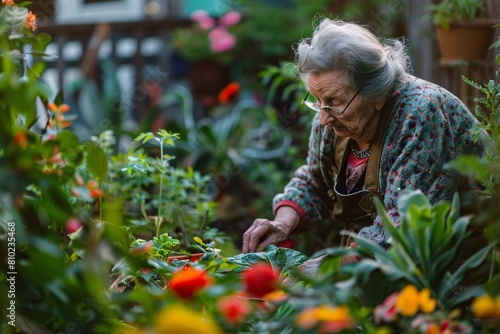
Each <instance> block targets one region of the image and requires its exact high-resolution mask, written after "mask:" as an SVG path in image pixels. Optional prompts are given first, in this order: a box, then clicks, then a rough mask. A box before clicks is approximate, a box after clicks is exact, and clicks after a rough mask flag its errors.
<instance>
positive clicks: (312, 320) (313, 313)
mask: <svg viewBox="0 0 500 334" xmlns="http://www.w3.org/2000/svg"><path fill="white" fill-rule="evenodd" d="M319 322H321V323H323V327H322V328H323V330H324V331H327V332H330V331H333V330H338V331H341V330H344V329H347V328H350V327H352V326H353V325H354V321H353V320H352V318H351V316H350V313H349V309H348V308H347V307H345V306H339V307H333V306H329V305H320V306H318V307H312V308H307V309H305V310H303V311H302V312H301V313H300V314H299V315H298V316H297V318H296V319H295V323H296V324H297V326H299V327H301V328H304V329H309V328H312V327H314V326H315V325H316V324H317V323H319Z"/></svg>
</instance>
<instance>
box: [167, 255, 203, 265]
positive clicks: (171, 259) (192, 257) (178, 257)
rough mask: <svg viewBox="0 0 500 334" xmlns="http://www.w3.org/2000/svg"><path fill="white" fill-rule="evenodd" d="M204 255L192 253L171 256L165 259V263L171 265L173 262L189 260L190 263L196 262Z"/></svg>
mask: <svg viewBox="0 0 500 334" xmlns="http://www.w3.org/2000/svg"><path fill="white" fill-rule="evenodd" d="M203 255H205V253H194V254H191V255H173V256H169V257H168V258H167V262H168V263H172V262H174V260H179V261H180V260H189V261H190V262H196V261H198V260H199V259H201V257H202V256H203Z"/></svg>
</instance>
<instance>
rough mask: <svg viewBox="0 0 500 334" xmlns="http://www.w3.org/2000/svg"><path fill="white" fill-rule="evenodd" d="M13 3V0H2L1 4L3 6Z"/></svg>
mask: <svg viewBox="0 0 500 334" xmlns="http://www.w3.org/2000/svg"><path fill="white" fill-rule="evenodd" d="M13 4H14V0H2V5H4V6H12V5H13Z"/></svg>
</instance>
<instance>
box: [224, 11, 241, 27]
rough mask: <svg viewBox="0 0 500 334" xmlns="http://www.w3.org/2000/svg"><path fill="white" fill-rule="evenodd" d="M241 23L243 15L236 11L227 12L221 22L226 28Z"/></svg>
mask: <svg viewBox="0 0 500 334" xmlns="http://www.w3.org/2000/svg"><path fill="white" fill-rule="evenodd" d="M240 21H241V14H240V13H239V12H236V11H232V12H227V13H226V14H224V16H222V17H221V18H220V20H219V22H220V24H221V25H222V26H226V27H229V26H234V25H235V24H238V23H240Z"/></svg>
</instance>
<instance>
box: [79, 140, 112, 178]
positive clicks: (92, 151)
mask: <svg viewBox="0 0 500 334" xmlns="http://www.w3.org/2000/svg"><path fill="white" fill-rule="evenodd" d="M84 151H85V153H86V155H85V162H86V164H87V170H88V171H89V172H90V173H91V174H92V175H93V176H94V177H95V178H96V179H98V180H104V179H105V178H106V175H107V173H108V157H107V156H106V153H105V152H104V151H103V150H102V149H101V148H100V147H99V146H98V145H96V144H94V143H91V142H85V143H84Z"/></svg>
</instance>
